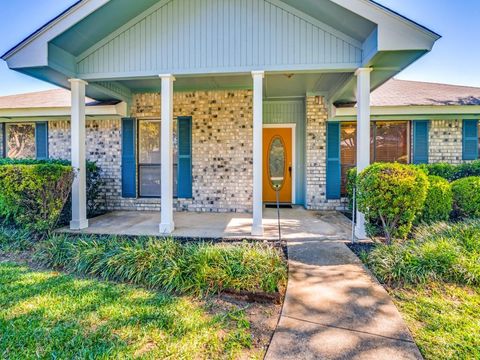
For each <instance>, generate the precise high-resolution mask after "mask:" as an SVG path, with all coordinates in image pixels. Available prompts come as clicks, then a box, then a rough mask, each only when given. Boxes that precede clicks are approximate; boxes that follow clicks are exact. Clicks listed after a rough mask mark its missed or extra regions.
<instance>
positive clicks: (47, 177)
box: [0, 164, 74, 232]
mask: <svg viewBox="0 0 480 360" xmlns="http://www.w3.org/2000/svg"><path fill="white" fill-rule="evenodd" d="M73 177H74V174H73V169H72V168H71V167H70V166H65V165H59V164H37V165H4V166H0V216H1V217H3V218H4V219H7V220H10V221H13V222H14V223H15V224H16V225H18V226H21V227H24V228H25V229H27V230H32V231H37V232H41V231H47V230H51V229H53V228H54V226H55V225H56V223H57V221H58V219H59V217H60V213H61V211H62V209H63V207H64V205H65V202H66V200H67V198H68V195H69V193H70V191H71V187H72V182H73Z"/></svg>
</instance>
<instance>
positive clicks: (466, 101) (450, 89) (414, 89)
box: [371, 79, 480, 106]
mask: <svg viewBox="0 0 480 360" xmlns="http://www.w3.org/2000/svg"><path fill="white" fill-rule="evenodd" d="M410 105H413V106H415V105H419V106H422V105H427V106H428V105H430V106H432V105H433V106H435V105H480V88H477V87H469V86H458V85H448V84H437V83H428V82H420V81H407V80H397V79H392V80H389V81H387V82H386V83H385V84H383V85H382V86H381V87H379V88H378V89H376V90H375V91H374V92H372V96H371V106H410Z"/></svg>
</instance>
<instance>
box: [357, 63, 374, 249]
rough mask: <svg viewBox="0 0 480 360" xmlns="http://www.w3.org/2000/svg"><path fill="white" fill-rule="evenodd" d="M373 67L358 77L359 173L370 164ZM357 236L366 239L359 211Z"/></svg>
mask: <svg viewBox="0 0 480 360" xmlns="http://www.w3.org/2000/svg"><path fill="white" fill-rule="evenodd" d="M371 72H372V69H371V68H359V69H358V70H357V71H356V72H355V76H356V77H357V111H358V115H357V173H360V172H361V171H362V170H363V169H365V168H366V167H367V166H368V165H370V73H371ZM355 236H356V237H357V238H358V239H360V240H363V239H366V238H367V233H366V231H365V216H364V214H362V213H361V212H360V211H357V224H356V226H355Z"/></svg>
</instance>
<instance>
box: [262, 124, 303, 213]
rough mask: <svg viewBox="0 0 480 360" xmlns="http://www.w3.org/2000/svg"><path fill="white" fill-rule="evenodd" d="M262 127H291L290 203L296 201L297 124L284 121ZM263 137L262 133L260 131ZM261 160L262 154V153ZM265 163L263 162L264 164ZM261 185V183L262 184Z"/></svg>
mask: <svg viewBox="0 0 480 360" xmlns="http://www.w3.org/2000/svg"><path fill="white" fill-rule="evenodd" d="M263 128H264V129H292V204H296V202H297V196H296V195H297V186H296V184H297V152H296V148H297V142H296V138H297V124H294V123H286V124H263ZM262 137H263V133H262ZM262 161H263V154H262ZM264 165H265V164H263V166H264ZM262 186H263V184H262Z"/></svg>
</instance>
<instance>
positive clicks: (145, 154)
mask: <svg viewBox="0 0 480 360" xmlns="http://www.w3.org/2000/svg"><path fill="white" fill-rule="evenodd" d="M160 136H161V122H160V120H139V126H138V178H139V179H138V184H139V189H138V190H139V195H140V197H160V196H161V182H160V178H161V161H162V160H161V151H160V150H161V146H160ZM177 167H178V140H177V121H176V120H174V122H173V196H177Z"/></svg>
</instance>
